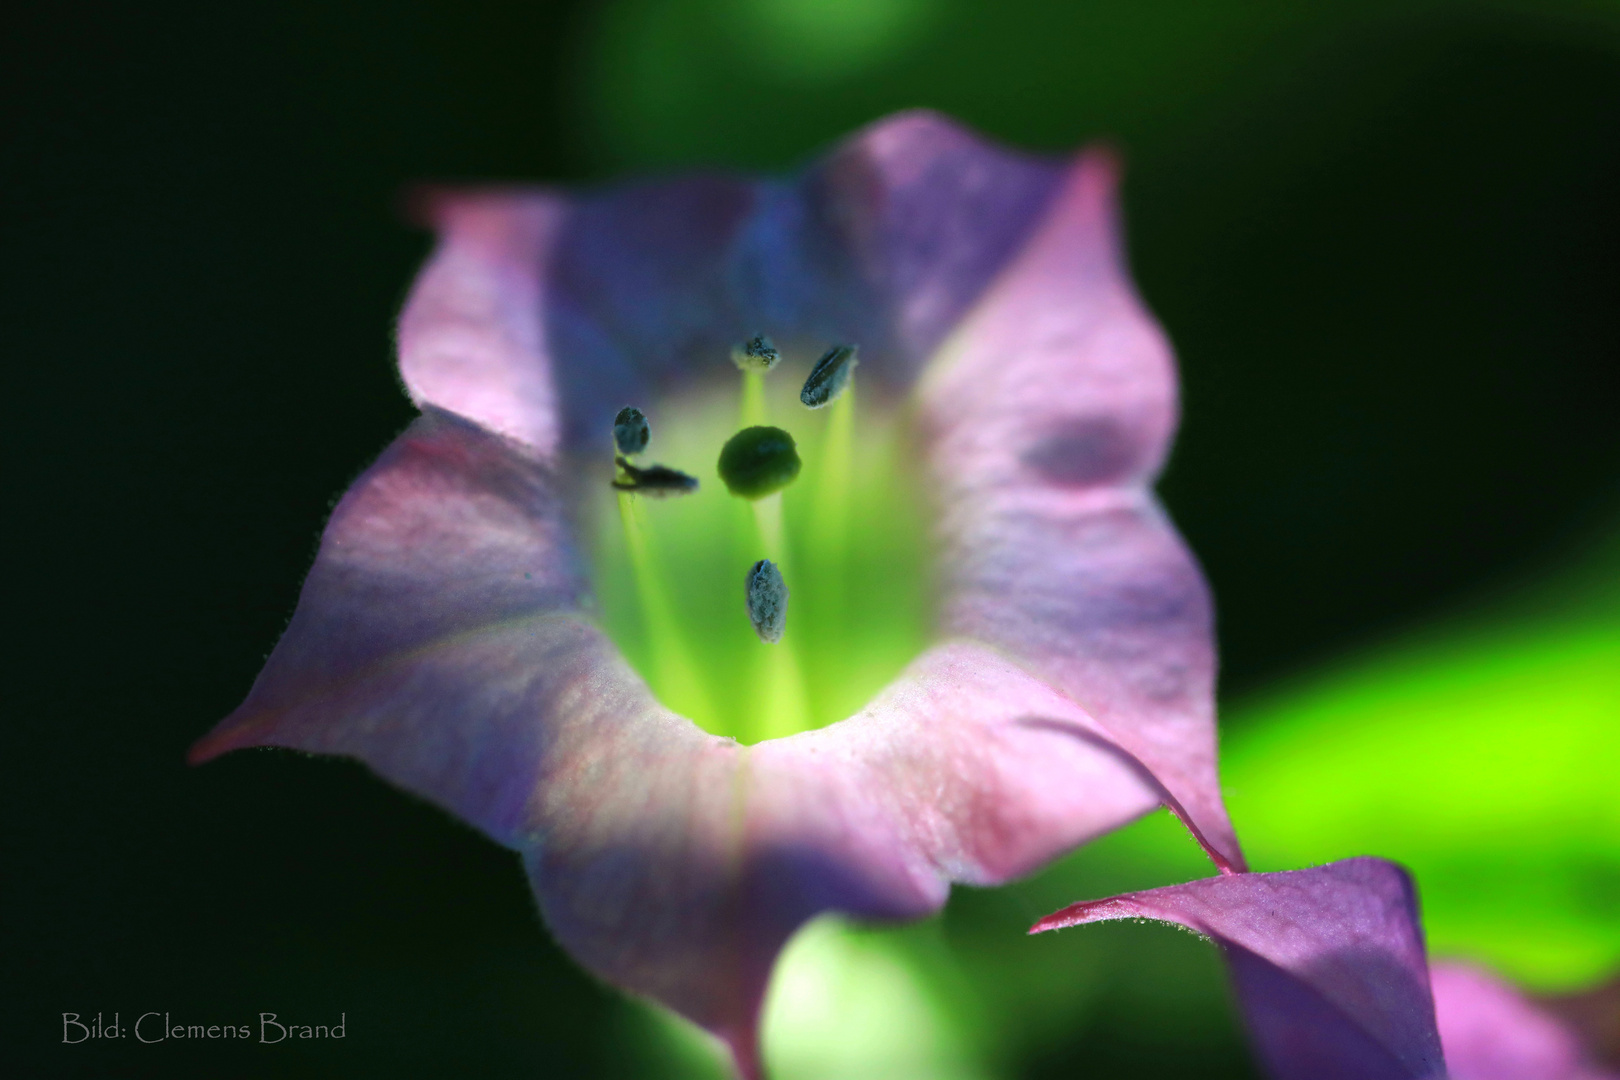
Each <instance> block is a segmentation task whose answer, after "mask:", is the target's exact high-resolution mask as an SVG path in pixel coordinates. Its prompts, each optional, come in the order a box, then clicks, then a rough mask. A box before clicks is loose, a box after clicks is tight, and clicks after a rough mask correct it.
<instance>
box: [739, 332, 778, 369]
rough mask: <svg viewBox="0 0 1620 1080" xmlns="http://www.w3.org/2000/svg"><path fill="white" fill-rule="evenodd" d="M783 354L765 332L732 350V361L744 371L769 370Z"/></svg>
mask: <svg viewBox="0 0 1620 1080" xmlns="http://www.w3.org/2000/svg"><path fill="white" fill-rule="evenodd" d="M780 359H782V355H781V354H780V353H778V352H777V351H776V346H775V345H773V344H771V339H770V338H768V337H766V336H765V335H764V334H756V335H755V336H753V337H752V338H749V339H748V340H747V341H745V342H743V343H742V344H741V345H738V346H736V347H735V348H733V349H732V350H731V362H732V363H733V364H736V365H737V366H738V367H739V368H741V369H742V370H744V371H769V370H771V368H773V367H775V366H776V362H777V361H778V360H780Z"/></svg>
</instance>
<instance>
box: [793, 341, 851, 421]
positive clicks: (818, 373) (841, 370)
mask: <svg viewBox="0 0 1620 1080" xmlns="http://www.w3.org/2000/svg"><path fill="white" fill-rule="evenodd" d="M855 349H856V346H854V345H834V346H833V347H832V348H830V349H828V350H827V354H826V355H825V356H823V357H822V358H821V359H820V360H817V361H816V366H815V367H813V368H811V369H810V377H809V378H808V379H806V380H804V389H803V390H800V391H799V400H800V401H802V402H804V404H805V405H807V406H809V407H810V408H812V409H819V408H821V407H822V406H823V405H830V404H831V403H832V402H833V400H834V399H836V398H837V397H838V395H839V394H842V393H843V392H844V387H845V386H847V385H849V376H850V374H851V373H852V372H853V371H854V370H855V365H856V364H857V363H859V362H860V361H859V360H858V359H857V358H856V356H855Z"/></svg>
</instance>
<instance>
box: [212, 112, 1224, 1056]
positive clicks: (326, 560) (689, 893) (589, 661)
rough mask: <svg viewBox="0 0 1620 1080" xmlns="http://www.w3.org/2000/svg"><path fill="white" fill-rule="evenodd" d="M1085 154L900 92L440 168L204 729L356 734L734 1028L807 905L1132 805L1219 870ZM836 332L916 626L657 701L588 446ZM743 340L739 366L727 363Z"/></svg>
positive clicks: (896, 896)
mask: <svg viewBox="0 0 1620 1080" xmlns="http://www.w3.org/2000/svg"><path fill="white" fill-rule="evenodd" d="M1116 174H1117V169H1116V166H1115V164H1114V161H1113V160H1112V158H1110V157H1109V156H1108V155H1107V154H1106V153H1100V152H1090V153H1086V154H1082V155H1080V156H1079V157H1077V158H1074V159H1070V160H1048V159H1041V158H1034V157H1029V156H1025V155H1021V154H1015V153H1011V152H1008V151H1005V150H1001V149H998V148H994V147H991V146H988V145H986V144H985V143H983V142H981V141H979V140H977V139H975V138H974V137H972V136H970V135H968V134H967V133H965V132H963V131H962V130H961V129H959V128H957V127H955V126H953V125H952V124H950V123H949V122H947V121H945V120H943V119H940V118H938V117H936V116H933V115H929V114H924V113H911V114H903V115H900V116H896V117H893V118H890V119H888V120H885V121H883V122H881V123H879V124H877V125H875V126H873V127H871V128H869V129H867V130H865V131H863V132H861V133H859V134H857V135H856V136H854V137H853V138H852V139H850V140H849V141H847V142H845V143H843V144H841V145H840V146H838V147H836V148H835V149H834V150H833V151H831V152H830V153H829V154H828V155H827V156H826V157H824V158H823V159H821V160H820V161H819V162H817V163H816V164H814V165H813V166H811V167H810V168H809V169H808V170H806V171H805V172H804V173H803V174H801V175H800V176H798V177H796V178H793V179H790V180H787V181H776V180H765V181H750V180H742V179H735V178H730V177H719V176H698V177H688V178H681V179H675V180H671V181H667V182H658V183H650V184H642V185H632V186H625V187H619V188H614V189H610V190H607V191H605V192H600V193H592V194H585V195H563V194H559V193H555V192H549V191H540V190H505V191H498V190H486V191H461V192H448V193H441V194H438V195H435V196H433V197H432V198H431V199H429V200H428V202H427V207H426V213H427V215H428V217H429V218H430V220H431V221H432V223H433V224H434V226H435V227H436V228H437V229H438V231H439V235H440V241H439V246H438V248H437V250H436V251H435V252H434V254H433V256H432V258H431V260H430V261H429V263H428V265H427V266H426V268H425V269H424V270H423V272H422V274H421V276H420V278H419V279H418V280H417V282H416V285H415V287H414V288H413V290H412V292H411V295H410V299H409V301H408V303H407V304H406V307H405V310H404V313H403V314H402V316H401V319H400V326H399V348H400V361H399V362H400V373H401V375H402V377H403V379H404V381H405V385H406V388H407V390H408V391H409V393H410V395H411V398H412V400H413V401H415V402H416V403H417V404H418V406H419V407H420V408H421V410H422V416H421V417H420V418H419V419H418V420H417V421H416V422H415V423H413V424H412V425H411V427H410V428H409V429H407V430H406V431H405V433H404V434H402V435H401V436H400V437H399V438H398V439H397V440H396V441H395V442H394V443H393V444H392V445H391V446H389V447H388V448H387V449H386V450H385V451H384V452H383V454H382V456H381V457H380V458H379V459H378V461H377V462H376V463H375V464H373V465H372V466H371V468H370V469H368V470H367V471H366V472H365V473H364V475H362V476H361V477H360V479H359V480H358V481H356V483H355V484H354V486H353V487H352V488H351V489H350V490H349V492H348V493H347V494H346V495H345V496H344V498H343V500H342V501H341V503H339V505H338V506H337V509H336V510H335V512H334V513H333V515H332V519H331V521H330V523H329V525H328V527H327V529H326V533H325V536H324V537H323V539H322V542H321V546H320V551H319V553H318V555H317V557H316V560H315V565H314V568H313V569H312V570H311V572H310V575H309V578H308V580H307V581H306V582H305V585H304V589H303V593H302V595H301V597H300V600H299V604H298V609H297V611H296V613H295V614H294V616H293V619H292V623H291V625H290V626H289V627H288V630H287V632H286V634H285V636H284V637H283V638H282V640H281V641H280V643H279V644H278V645H277V647H276V649H275V652H274V653H273V654H272V655H271V657H270V659H269V661H268V663H267V664H266V666H265V669H264V671H263V673H262V674H261V675H260V676H259V679H258V680H257V682H256V683H255V684H254V687H253V689H252V692H251V693H250V694H249V696H248V698H247V700H246V701H245V702H244V703H243V705H242V706H241V707H240V708H239V709H238V710H237V711H236V712H235V713H233V714H232V715H231V716H230V717H228V718H227V719H226V720H225V721H224V722H223V723H221V724H220V726H219V727H218V728H217V729H216V730H215V731H214V732H212V733H211V734H210V735H208V736H207V737H206V738H204V739H203V740H202V741H201V742H200V743H199V744H198V745H197V747H196V748H195V750H194V752H193V756H194V759H195V760H198V761H202V760H207V759H208V758H211V757H213V756H215V755H217V754H220V753H224V752H225V751H228V750H233V749H237V748H240V747H246V746H287V747H295V748H298V749H301V750H306V751H312V752H316V753H326V754H341V755H348V756H352V757H356V758H359V759H360V760H362V761H364V762H366V763H367V764H368V765H370V767H371V768H373V769H375V770H376V771H377V772H378V773H379V774H381V775H382V776H384V777H385V778H387V779H389V780H390V781H392V782H394V783H396V784H398V785H400V786H402V787H404V788H406V789H408V790H410V791H413V792H416V793H418V794H420V795H422V796H424V797H425V798H428V799H429V800H431V801H433V802H435V803H437V804H439V805H441V806H443V807H445V808H446V809H448V810H450V811H451V812H453V813H455V814H457V815H459V816H460V817H462V818H464V819H466V820H467V821H469V822H471V823H473V824H474V825H476V826H477V827H478V828H480V829H482V830H483V831H484V832H486V833H487V834H488V835H490V836H491V837H492V838H494V839H495V840H496V841H498V842H500V843H502V844H504V845H507V846H509V847H511V848H513V849H514V850H516V851H518V852H519V853H520V854H521V856H522V858H523V861H524V865H525V866H526V868H527V870H528V872H529V875H530V878H531V881H532V882H533V885H534V890H535V894H536V896H537V897H538V899H539V903H540V907H541V911H542V913H543V914H544V917H545V920H546V922H547V924H548V926H549V927H550V928H551V931H552V932H553V933H554V934H555V935H556V936H557V938H558V940H559V941H560V942H561V943H562V944H563V946H564V947H565V948H566V949H568V950H569V951H570V952H571V953H572V954H573V955H574V956H575V957H576V958H577V959H578V960H579V961H580V962H581V963H582V964H584V965H585V966H586V967H587V968H589V969H590V970H592V971H593V972H595V973H596V974H598V975H599V976H601V977H602V978H604V979H606V980H608V981H609V982H611V983H614V984H615V985H618V986H620V987H622V988H624V989H626V990H628V991H631V992H633V993H637V994H643V995H646V996H649V997H651V998H654V999H656V1000H658V1001H661V1002H663V1003H664V1004H666V1005H668V1006H670V1007H671V1008H673V1009H675V1010H677V1011H678V1012H680V1013H682V1014H684V1015H685V1016H687V1017H689V1018H690V1019H692V1020H694V1021H696V1022H697V1023H699V1024H702V1025H703V1026H705V1027H707V1028H708V1029H710V1030H711V1031H713V1032H715V1033H716V1034H718V1035H720V1036H721V1037H723V1038H724V1039H726V1040H727V1041H728V1042H729V1043H730V1045H731V1047H732V1049H733V1052H734V1053H735V1055H736V1057H737V1060H738V1062H739V1066H740V1068H741V1069H742V1070H743V1072H744V1073H745V1074H753V1073H755V1072H756V1071H757V1047H756V1018H757V1014H758V1010H759V1003H760V998H761V995H762V993H763V989H764V986H765V983H766V980H767V978H768V976H769V973H770V970H771V967H772V964H773V961H774V959H775V957H776V955H777V953H778V951H779V950H780V948H781V946H782V944H783V943H784V941H785V940H786V939H787V937H788V936H789V935H790V934H792V932H793V931H794V929H795V928H797V927H798V926H799V925H801V924H802V923H803V922H804V921H805V920H807V919H809V918H811V917H812V916H814V915H816V914H817V913H819V912H822V911H831V910H835V911H841V912H846V913H848V914H851V915H854V916H857V917H863V918H879V919H904V918H915V917H918V916H922V915H926V914H928V913H930V912H933V911H935V910H937V909H938V908H939V907H940V906H941V905H942V904H943V903H944V901H945V898H946V895H947V893H948V890H949V886H950V884H951V883H952V882H969V883H974V884H981V885H988V884H995V883H998V882H1002V881H1006V880H1007V879H1009V878H1012V877H1016V876H1019V875H1022V874H1026V873H1028V872H1030V871H1032V870H1034V869H1035V868H1037V867H1039V866H1040V865H1042V864H1043V863H1045V862H1046V861H1048V860H1050V859H1051V858H1053V857H1054V856H1056V855H1059V854H1061V853H1063V852H1064V851H1067V850H1069V849H1071V848H1073V847H1074V846H1076V845H1078V844H1081V843H1084V842H1085V841H1087V840H1089V839H1091V838H1093V837H1096V836H1098V835H1100V834H1102V833H1105V832H1107V831H1109V830H1111V829H1114V828H1116V827H1118V826H1119V825H1121V824H1123V823H1125V822H1128V821H1130V820H1132V819H1134V818H1136V817H1138V816H1140V815H1141V814H1143V813H1145V812H1147V811H1149V810H1150V809H1152V808H1154V807H1156V806H1158V805H1161V804H1163V805H1168V806H1170V807H1171V808H1172V809H1173V810H1174V811H1175V812H1176V813H1177V814H1178V815H1179V816H1180V817H1181V818H1182V819H1183V820H1184V821H1185V822H1186V823H1187V825H1188V826H1189V828H1191V829H1192V830H1193V831H1194V833H1195V835H1197V836H1198V838H1199V839H1200V841H1201V842H1202V843H1203V844H1204V845H1205V847H1206V848H1207V850H1208V851H1209V852H1210V854H1211V856H1212V857H1213V858H1214V859H1215V860H1216V861H1217V863H1218V864H1219V865H1220V866H1222V867H1223V869H1237V868H1241V865H1242V856H1241V854H1240V852H1239V849H1238V845H1237V842H1236V839H1235V838H1234V836H1233V833H1232V830H1231V826H1230V824H1229V822H1228V820H1227V816H1226V813H1225V810H1224V808H1223V807H1222V804H1221V800H1220V794H1219V789H1218V785H1217V780H1216V770H1215V732H1214V718H1213V680H1214V653H1213V645H1212V638H1211V625H1210V622H1211V620H1210V607H1209V600H1208V595H1207V592H1206V590H1205V586H1204V583H1203V581H1202V579H1201V577H1200V575H1199V573H1198V570H1197V568H1196V566H1195V565H1194V563H1193V561H1192V559H1191V557H1190V556H1189V555H1188V553H1187V551H1186V549H1185V547H1184V546H1183V544H1182V543H1181V541H1180V539H1179V538H1178V537H1177V536H1176V534H1175V532H1174V530H1173V528H1172V527H1171V525H1170V523H1169V521H1168V520H1167V518H1166V516H1165V514H1164V512H1163V510H1162V508H1161V507H1160V506H1159V505H1158V503H1157V501H1156V500H1155V499H1154V496H1153V494H1152V492H1151V490H1150V485H1151V483H1152V481H1153V479H1154V476H1155V474H1156V472H1157V470H1158V469H1159V467H1160V465H1161V463H1162V461H1163V459H1164V455H1165V450H1166V447H1167V444H1168V441H1169V438H1170V436H1171V432H1172V429H1173V427H1174V424H1175V417H1176V393H1175V377H1174V371H1173V367H1172V361H1171V356H1170V351H1169V347H1168V345H1167V344H1166V342H1165V340H1164V337H1163V335H1162V334H1161V333H1160V331H1159V330H1158V328H1157V327H1156V325H1155V324H1154V323H1153V321H1152V319H1151V318H1150V317H1149V316H1148V315H1147V314H1146V312H1145V311H1144V310H1143V308H1142V305H1141V303H1140V301H1139V300H1138V298H1137V297H1136V295H1135V293H1134V291H1133V290H1132V287H1131V284H1130V281H1129V279H1128V276H1127V274H1126V271H1125V269H1124V267H1123V264H1122V257H1121V251H1120V245H1119V240H1118V236H1117V229H1116V211H1115V207H1114V189H1115V184H1116ZM762 329H763V330H765V331H766V332H768V333H770V334H772V335H773V336H775V337H776V338H777V339H778V340H790V341H791V340H801V341H818V342H822V343H826V342H836V341H858V342H860V344H861V359H862V364H861V368H860V374H859V378H860V379H862V380H868V381H870V382H871V383H873V384H881V386H883V387H886V388H887V390H888V391H889V392H891V393H892V394H895V395H901V396H904V397H905V399H906V400H907V402H908V404H909V405H910V407H912V408H914V410H915V412H916V415H917V417H918V419H919V427H920V429H921V431H922V432H923V436H922V437H923V445H922V446H921V448H920V453H921V454H922V455H923V456H924V459H925V461H926V463H927V475H928V478H929V483H930V484H931V485H932V487H933V489H934V490H933V494H934V496H935V502H936V504H937V506H938V512H937V515H936V519H935V521H934V523H933V524H934V527H935V532H936V539H937V546H938V551H939V555H938V559H939V564H938V566H937V568H936V570H937V576H938V579H939V581H940V582H941V585H940V588H941V590H942V592H941V595H940V596H939V598H938V599H939V604H938V610H939V616H938V625H937V632H936V635H935V640H934V643H933V644H932V646H931V647H929V648H928V649H927V650H926V651H925V652H923V654H922V655H920V656H918V657H917V658H916V659H915V661H914V662H913V663H912V664H911V665H910V666H909V667H908V668H907V669H906V670H905V671H904V672H903V673H902V674H901V675H900V676H899V677H898V678H897V679H896V680H895V681H894V682H893V683H892V684H891V685H890V686H889V687H888V688H887V689H886V690H884V691H883V692H882V693H881V694H880V695H879V696H878V697H877V698H876V699H875V700H873V701H872V702H871V703H870V704H869V705H867V706H866V707H865V708H864V709H862V710H861V711H860V712H858V713H857V714H856V715H854V716H851V717H849V718H848V719H846V720H843V721H841V722H839V723H837V724H834V725H832V726H830V727H826V728H822V729H820V730H816V731H807V732H803V733H801V734H797V735H793V736H791V737H787V738H782V739H777V740H772V741H768V742H764V743H760V744H758V745H755V746H752V747H744V746H740V745H738V744H737V743H736V742H734V741H732V740H728V739H724V738H720V737H717V736H713V735H709V734H706V733H705V732H703V731H701V730H700V729H699V728H698V727H697V726H695V725H694V724H693V723H692V722H690V721H689V720H687V719H685V718H683V717H682V716H679V715H676V714H675V713H673V712H671V711H670V710H669V709H667V708H665V707H664V706H663V705H661V704H660V702H659V701H658V700H657V699H656V698H655V697H654V695H653V694H652V693H651V692H650V691H649V689H648V688H647V686H646V685H645V684H644V683H643V682H642V680H641V679H640V678H639V677H638V676H637V675H636V674H635V673H634V672H633V671H632V669H631V668H630V667H629V665H628V664H627V663H626V662H625V660H624V659H623V658H622V657H621V656H620V655H619V653H618V651H617V650H616V648H615V647H614V646H613V644H612V643H611V642H610V641H609V640H608V638H607V637H606V635H605V634H604V632H603V631H602V629H601V628H600V626H599V625H598V623H597V622H596V621H595V619H594V617H593V614H592V608H591V605H590V600H589V597H590V584H589V582H588V580H587V578H586V575H585V573H584V571H583V569H582V559H581V556H580V545H579V539H578V537H577V536H576V534H575V527H574V521H575V511H576V509H577V505H576V504H577V500H578V498H579V492H578V488H579V485H577V484H575V483H574V482H573V480H574V478H575V477H577V476H580V475H582V466H581V462H582V461H583V460H585V459H586V458H587V457H588V456H589V455H593V454H598V453H599V446H600V440H601V436H602V435H603V434H604V433H605V432H607V431H608V430H609V429H610V427H611V425H612V418H613V416H614V414H615V412H616V411H617V410H618V409H619V407H620V406H621V405H623V404H625V403H626V402H637V403H644V402H656V401H657V400H659V398H660V397H661V396H663V395H667V394H669V393H671V392H673V391H675V390H678V389H681V388H685V387H690V386H692V385H694V384H697V383H701V382H705V381H708V380H713V379H720V378H723V377H729V378H735V371H734V369H732V367H731V364H730V361H729V359H728V352H729V350H730V347H731V346H732V345H733V344H734V343H735V342H737V341H740V340H743V339H744V338H746V337H748V336H749V335H750V334H753V333H756V332H758V331H760V330H762ZM728 373H729V374H728Z"/></svg>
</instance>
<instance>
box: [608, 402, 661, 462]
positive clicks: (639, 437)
mask: <svg viewBox="0 0 1620 1080" xmlns="http://www.w3.org/2000/svg"><path fill="white" fill-rule="evenodd" d="M651 438H652V428H651V427H649V426H648V425H647V418H646V417H645V416H643V415H642V413H641V410H640V409H638V408H636V407H635V406H634V405H626V406H625V407H624V408H622V409H620V410H619V415H618V416H615V417H614V418H613V445H614V446H616V447H618V449H619V453H620V454H623V455H624V456H625V457H634V456H635V455H636V454H639V453H641V452H642V451H643V450H645V449H647V443H648V441H649V440H650V439H651Z"/></svg>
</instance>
